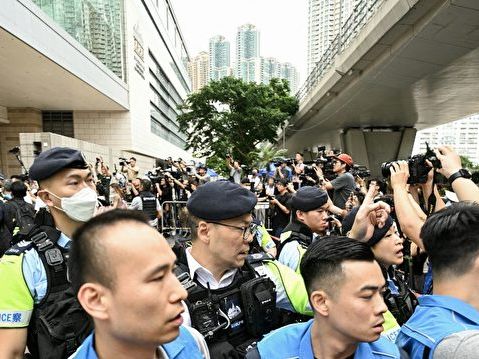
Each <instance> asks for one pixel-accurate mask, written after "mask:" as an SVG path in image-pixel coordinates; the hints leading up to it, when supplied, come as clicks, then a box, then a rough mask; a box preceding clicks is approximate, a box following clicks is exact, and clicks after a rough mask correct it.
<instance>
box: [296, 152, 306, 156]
mask: <svg viewBox="0 0 479 359" xmlns="http://www.w3.org/2000/svg"><path fill="white" fill-rule="evenodd" d="M296 154H297V155H300V156H301V157H304V155H303V154H302V153H301V152H296Z"/></svg>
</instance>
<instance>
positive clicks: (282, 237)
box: [279, 231, 293, 242]
mask: <svg viewBox="0 0 479 359" xmlns="http://www.w3.org/2000/svg"><path fill="white" fill-rule="evenodd" d="M292 233H293V231H287V232H283V233H281V234H280V235H279V240H280V242H284V241H285V240H287V239H288V238H289V237H291V234H292Z"/></svg>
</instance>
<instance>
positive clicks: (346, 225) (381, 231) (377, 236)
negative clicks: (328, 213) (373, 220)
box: [342, 207, 394, 247]
mask: <svg viewBox="0 0 479 359" xmlns="http://www.w3.org/2000/svg"><path fill="white" fill-rule="evenodd" d="M358 210H359V207H354V208H353V209H352V210H351V212H349V214H348V215H347V216H346V217H344V220H343V222H342V231H343V234H344V235H346V233H348V232H349V231H350V230H351V228H353V224H354V220H355V219H356V214H357V213H358ZM393 223H394V221H393V219H392V217H391V216H388V218H387V219H386V222H385V223H384V226H383V228H379V227H377V226H376V227H374V232H373V236H372V237H371V238H370V239H369V240H368V241H367V244H368V245H369V246H371V247H372V246H374V245H375V244H376V243H378V242H379V241H380V240H381V239H383V237H384V236H385V235H386V233H387V232H388V231H389V228H391V226H392V225H393Z"/></svg>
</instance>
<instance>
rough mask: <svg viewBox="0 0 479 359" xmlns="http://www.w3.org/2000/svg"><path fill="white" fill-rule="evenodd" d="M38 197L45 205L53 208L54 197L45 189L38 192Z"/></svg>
mask: <svg viewBox="0 0 479 359" xmlns="http://www.w3.org/2000/svg"><path fill="white" fill-rule="evenodd" d="M37 196H38V197H40V199H41V200H42V201H43V203H45V204H46V205H47V206H48V207H52V206H53V205H54V203H53V195H52V194H51V193H50V192H48V191H47V190H45V189H39V190H38V192H37Z"/></svg>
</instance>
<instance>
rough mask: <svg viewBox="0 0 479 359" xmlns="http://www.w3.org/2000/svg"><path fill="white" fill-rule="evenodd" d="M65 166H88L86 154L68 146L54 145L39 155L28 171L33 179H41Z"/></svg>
mask: <svg viewBox="0 0 479 359" xmlns="http://www.w3.org/2000/svg"><path fill="white" fill-rule="evenodd" d="M64 168H80V169H85V168H88V164H87V162H86V159H85V156H84V155H83V153H81V152H80V151H78V150H75V149H73V148H68V147H53V148H50V149H49V150H47V151H44V152H42V153H40V154H39V155H38V157H37V158H35V160H34V161H33V164H32V166H31V167H30V171H29V172H28V173H29V175H30V178H31V179H32V180H36V181H41V180H43V179H45V178H48V177H51V176H53V175H54V174H55V173H57V172H58V171H60V170H62V169H64Z"/></svg>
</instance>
